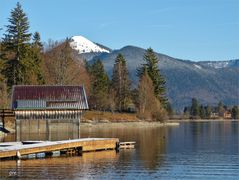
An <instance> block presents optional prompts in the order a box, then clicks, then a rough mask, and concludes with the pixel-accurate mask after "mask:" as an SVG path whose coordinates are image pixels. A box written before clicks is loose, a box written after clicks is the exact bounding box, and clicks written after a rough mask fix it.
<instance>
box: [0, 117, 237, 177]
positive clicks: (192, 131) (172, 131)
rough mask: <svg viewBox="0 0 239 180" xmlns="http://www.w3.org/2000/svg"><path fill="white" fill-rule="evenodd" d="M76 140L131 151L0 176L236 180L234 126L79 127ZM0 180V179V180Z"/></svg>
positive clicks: (19, 166)
mask: <svg viewBox="0 0 239 180" xmlns="http://www.w3.org/2000/svg"><path fill="white" fill-rule="evenodd" d="M81 137H118V138H120V140H121V141H136V142H137V145H136V148H135V149H128V150H120V152H119V153H116V152H115V151H102V152H93V153H84V154H83V155H82V156H74V157H58V158H46V159H29V160H21V161H14V160H13V161H0V177H1V178H2V179H4V178H9V177H10V178H12V177H18V179H170V180H171V179H222V180H228V179H238V177H239V122H238V121H237V122H235V121H234V122H230V121H224V122H219V121H217V122H194V123H191V122H190V123H189V122H184V123H180V125H179V126H175V127H134V128H132V127H127V128H96V127H89V128H81ZM1 178H0V179H1Z"/></svg>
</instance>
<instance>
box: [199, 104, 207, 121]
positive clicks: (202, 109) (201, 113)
mask: <svg viewBox="0 0 239 180" xmlns="http://www.w3.org/2000/svg"><path fill="white" fill-rule="evenodd" d="M199 115H200V118H201V119H205V118H206V112H205V107H204V106H203V105H201V106H200V107H199Z"/></svg>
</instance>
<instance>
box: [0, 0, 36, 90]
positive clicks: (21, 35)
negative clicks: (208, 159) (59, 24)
mask: <svg viewBox="0 0 239 180" xmlns="http://www.w3.org/2000/svg"><path fill="white" fill-rule="evenodd" d="M9 23H10V24H9V25H7V26H6V27H7V30H6V34H4V36H5V37H4V39H3V46H4V54H5V60H6V68H5V71H4V75H5V77H6V78H7V84H8V86H9V87H11V86H12V85H14V84H21V83H23V82H24V64H23V62H22V60H23V59H24V58H25V57H26V52H27V51H28V50H29V46H30V38H31V33H29V32H28V31H29V22H28V18H27V16H26V14H25V13H24V12H23V9H22V7H21V5H20V3H19V2H18V3H17V6H16V8H14V9H13V10H12V11H11V15H10V18H9ZM25 70H26V68H25Z"/></svg>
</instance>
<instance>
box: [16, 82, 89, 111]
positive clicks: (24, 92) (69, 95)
mask: <svg viewBox="0 0 239 180" xmlns="http://www.w3.org/2000/svg"><path fill="white" fill-rule="evenodd" d="M17 100H47V101H49V100H50V101H51V100H52V101H79V102H81V103H84V104H86V105H87V106H88V103H87V98H86V95H85V90H84V86H60V85H52V86H51V85H43V86H41V85H16V86H13V90H12V103H14V102H16V101H17Z"/></svg>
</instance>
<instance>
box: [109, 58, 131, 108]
mask: <svg viewBox="0 0 239 180" xmlns="http://www.w3.org/2000/svg"><path fill="white" fill-rule="evenodd" d="M112 89H113V91H114V92H115V105H116V109H117V110H118V111H120V112H121V111H127V107H128V104H129V103H130V101H131V97H130V80H129V76H128V70H127V66H126V60H125V58H124V56H123V55H122V54H118V56H117V57H116V59H115V64H114V68H113V75H112Z"/></svg>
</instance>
